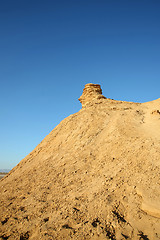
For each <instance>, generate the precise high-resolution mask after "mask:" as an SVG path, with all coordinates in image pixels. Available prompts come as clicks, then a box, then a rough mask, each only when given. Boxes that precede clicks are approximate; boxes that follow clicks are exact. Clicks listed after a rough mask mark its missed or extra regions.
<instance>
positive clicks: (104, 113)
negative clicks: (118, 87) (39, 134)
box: [0, 84, 160, 240]
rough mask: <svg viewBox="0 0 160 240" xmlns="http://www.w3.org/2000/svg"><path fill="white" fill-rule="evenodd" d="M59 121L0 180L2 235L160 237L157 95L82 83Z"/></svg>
mask: <svg viewBox="0 0 160 240" xmlns="http://www.w3.org/2000/svg"><path fill="white" fill-rule="evenodd" d="M79 100H80V101H81V103H82V109H81V110H80V111H79V112H78V113H75V114H73V115H71V116H69V117H67V118H66V119H64V120H63V121H62V122H61V123H60V124H59V125H58V126H57V127H56V128H55V129H54V130H53V131H52V132H51V133H50V134H49V135H48V136H47V137H46V138H45V139H44V140H43V141H42V142H41V143H40V144H39V145H38V146H37V147H36V148H35V149H34V150H33V151H32V152H31V153H30V154H29V155H28V156H27V157H26V158H24V159H23V160H22V161H21V162H20V163H19V164H18V165H17V166H16V167H15V168H14V169H13V170H12V171H11V172H10V173H9V174H8V175H7V176H6V177H4V178H3V179H1V181H0V193H1V195H0V238H1V239H9V240H16V239H20V240H25V239H30V240H39V239H44V240H48V239H75V240H76V239H78V240H83V239H91V240H96V239H111V240H115V239H118V240H121V239H135V240H138V239H144V240H148V239H149V240H156V239H160V99H157V100H155V101H152V102H148V103H133V102H123V101H115V100H111V99H107V98H105V97H104V96H103V95H102V92H101V88H100V86H99V85H95V84H87V85H86V86H85V89H84V91H83V94H82V96H81V97H80V99H79Z"/></svg>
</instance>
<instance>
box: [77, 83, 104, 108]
mask: <svg viewBox="0 0 160 240" xmlns="http://www.w3.org/2000/svg"><path fill="white" fill-rule="evenodd" d="M99 99H105V97H104V96H103V95H102V89H101V86H100V85H99V84H93V83H88V84H86V85H85V88H84V89H83V93H82V96H81V97H80V98H79V99H78V100H79V101H80V102H81V104H82V107H85V106H86V105H88V104H89V103H93V102H98V100H99Z"/></svg>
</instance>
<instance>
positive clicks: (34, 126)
mask: <svg viewBox="0 0 160 240" xmlns="http://www.w3.org/2000/svg"><path fill="white" fill-rule="evenodd" d="M90 82H92V83H99V84H101V86H102V90H103V94H104V95H105V96H106V97H109V98H113V99H116V100H124V101H135V102H147V101H151V100H154V99H157V98H159V97H160V93H159V89H160V1H159V0H157V1H156V0H153V1H148V0H130V1H129V0H126V1H124V0H67V1H66V0H63V1H62V0H57V1H55V0H53V1H51V0H43V1H42V0H23V1H22V0H19V1H18V0H14V1H13V0H12V1H11V0H10V1H9V0H5V1H0V146H1V149H0V168H10V169H11V168H12V167H14V166H15V165H16V164H17V163H18V162H19V161H20V160H21V159H22V158H24V157H25V156H26V155H27V154H29V153H30V152H31V151H32V150H33V149H34V148H35V147H36V145H37V144H38V143H40V142H41V140H42V139H43V138H44V137H45V136H46V135H47V134H49V132H50V131H51V130H52V129H53V128H54V127H55V126H56V125H57V124H58V123H59V122H60V121H61V120H63V119H64V118H65V117H67V116H69V115H70V114H73V113H75V112H77V111H79V110H80V109H81V104H80V103H79V102H78V97H79V96H80V95H81V94H82V90H83V88H84V85H85V84H86V83H90Z"/></svg>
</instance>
